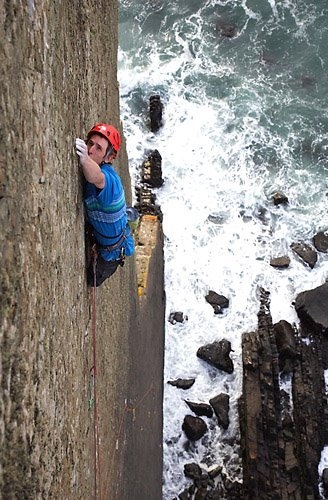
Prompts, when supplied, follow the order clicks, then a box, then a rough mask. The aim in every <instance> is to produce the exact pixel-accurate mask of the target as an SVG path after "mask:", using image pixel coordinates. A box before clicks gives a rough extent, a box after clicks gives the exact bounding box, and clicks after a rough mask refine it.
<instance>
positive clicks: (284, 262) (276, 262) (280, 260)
mask: <svg viewBox="0 0 328 500" xmlns="http://www.w3.org/2000/svg"><path fill="white" fill-rule="evenodd" d="M289 264H290V258H289V257H288V256H287V255H283V256H282V257H275V258H273V259H271V260H270V266H272V267H278V268H280V269H284V268H286V267H288V266H289Z"/></svg>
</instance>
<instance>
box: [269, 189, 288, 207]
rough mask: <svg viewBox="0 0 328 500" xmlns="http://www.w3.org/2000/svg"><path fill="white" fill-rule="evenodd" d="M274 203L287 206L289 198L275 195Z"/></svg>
mask: <svg viewBox="0 0 328 500" xmlns="http://www.w3.org/2000/svg"><path fill="white" fill-rule="evenodd" d="M273 203H274V205H286V204H287V203H288V198H287V196H286V195H285V194H283V193H279V192H278V193H275V194H274V195H273Z"/></svg>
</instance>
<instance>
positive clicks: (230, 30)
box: [216, 19, 237, 38]
mask: <svg viewBox="0 0 328 500" xmlns="http://www.w3.org/2000/svg"><path fill="white" fill-rule="evenodd" d="M216 31H217V32H218V33H219V34H220V35H221V36H224V37H226V38H233V37H234V36H236V33H237V28H236V26H235V25H234V24H231V23H229V22H226V21H223V20H221V19H219V20H218V22H217V23H216Z"/></svg>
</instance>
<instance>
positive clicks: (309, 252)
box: [290, 242, 318, 269]
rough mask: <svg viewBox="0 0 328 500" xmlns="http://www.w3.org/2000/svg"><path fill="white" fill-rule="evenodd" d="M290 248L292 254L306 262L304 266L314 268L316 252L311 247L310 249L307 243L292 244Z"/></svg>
mask: <svg viewBox="0 0 328 500" xmlns="http://www.w3.org/2000/svg"><path fill="white" fill-rule="evenodd" d="M290 247H291V249H292V250H293V252H295V253H296V254H297V255H298V256H299V257H301V259H302V260H304V262H306V264H308V265H309V266H310V267H311V269H313V268H314V266H315V264H316V262H317V259H318V256H317V253H316V251H315V250H314V249H313V248H312V247H310V246H309V245H308V244H307V243H304V242H300V243H292V244H291V246H290Z"/></svg>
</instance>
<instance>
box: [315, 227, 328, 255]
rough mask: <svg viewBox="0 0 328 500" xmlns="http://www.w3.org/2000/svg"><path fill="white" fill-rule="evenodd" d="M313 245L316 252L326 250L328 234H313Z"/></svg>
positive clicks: (325, 251)
mask: <svg viewBox="0 0 328 500" xmlns="http://www.w3.org/2000/svg"><path fill="white" fill-rule="evenodd" d="M313 245H314V246H315V248H316V249H317V250H318V252H324V253H327V252H328V234H325V233H323V232H320V233H317V234H316V235H314V236H313Z"/></svg>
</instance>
